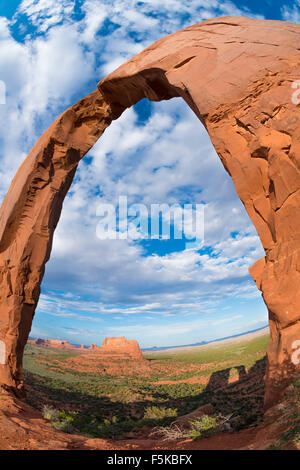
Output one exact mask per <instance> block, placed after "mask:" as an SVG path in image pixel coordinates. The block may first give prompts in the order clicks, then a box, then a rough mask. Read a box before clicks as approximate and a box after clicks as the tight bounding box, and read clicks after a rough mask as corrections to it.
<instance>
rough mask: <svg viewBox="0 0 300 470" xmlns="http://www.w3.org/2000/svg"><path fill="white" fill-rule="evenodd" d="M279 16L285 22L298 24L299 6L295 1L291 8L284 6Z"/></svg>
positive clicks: (299, 16)
mask: <svg viewBox="0 0 300 470" xmlns="http://www.w3.org/2000/svg"><path fill="white" fill-rule="evenodd" d="M281 14H282V17H283V19H284V20H285V21H290V22H291V23H298V24H299V23H300V5H299V1H298V0H295V1H294V5H293V6H292V7H288V6H287V5H284V6H283V7H282V8H281Z"/></svg>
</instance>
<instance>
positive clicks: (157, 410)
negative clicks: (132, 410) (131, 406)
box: [144, 406, 177, 421]
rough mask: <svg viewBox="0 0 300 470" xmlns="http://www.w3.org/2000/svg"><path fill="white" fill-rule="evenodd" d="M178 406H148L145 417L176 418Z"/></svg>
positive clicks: (147, 418) (151, 418) (160, 419)
mask: <svg viewBox="0 0 300 470" xmlns="http://www.w3.org/2000/svg"><path fill="white" fill-rule="evenodd" d="M176 417H177V409H176V408H166V407H165V406H148V407H147V408H145V413H144V419H146V420H151V421H152V420H154V421H162V420H164V419H165V418H176Z"/></svg>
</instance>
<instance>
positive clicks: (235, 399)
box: [24, 335, 269, 439]
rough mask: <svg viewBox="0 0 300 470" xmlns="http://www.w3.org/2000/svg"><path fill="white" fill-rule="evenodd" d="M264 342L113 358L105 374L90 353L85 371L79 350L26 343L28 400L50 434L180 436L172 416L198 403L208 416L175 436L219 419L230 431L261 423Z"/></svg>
mask: <svg viewBox="0 0 300 470" xmlns="http://www.w3.org/2000/svg"><path fill="white" fill-rule="evenodd" d="M268 341H269V337H268V336H267V335H265V336H260V337H257V338H254V339H252V340H245V341H243V342H237V343H234V342H233V343H230V344H220V345H214V346H207V347H205V348H201V349H198V350H196V349H194V350H193V349H192V350H190V351H176V352H164V353H160V354H157V353H156V354H154V353H149V354H145V357H146V358H147V359H148V360H147V361H143V362H141V363H140V364H138V363H137V362H135V361H134V362H130V361H125V363H124V361H118V360H117V361H115V362H114V363H112V364H111V365H110V369H109V373H108V372H107V371H106V369H105V368H104V367H103V363H102V364H101V363H99V361H98V362H97V358H96V357H95V356H93V357H91V363H90V364H89V367H85V366H83V367H80V366H79V364H80V354H81V352H80V351H76V350H74V351H63V350H56V349H47V348H43V347H41V346H37V345H32V344H30V345H27V347H26V351H25V357H24V373H25V380H26V389H27V392H28V400H29V402H30V404H31V405H32V406H34V407H36V408H38V409H39V410H40V411H42V413H43V415H44V417H45V418H46V419H48V420H50V421H51V423H52V426H53V427H55V428H56V429H59V430H62V431H65V432H69V433H74V432H76V433H81V434H83V435H86V436H89V437H109V438H114V439H117V438H122V437H129V438H130V437H132V438H134V437H138V436H145V435H147V436H149V435H150V434H151V433H153V432H154V433H155V432H156V435H157V436H158V435H159V433H161V436H162V438H164V437H166V436H167V435H168V433H169V435H171V434H172V433H173V435H176V432H175V431H177V434H178V433H179V432H180V431H182V430H180V426H179V427H178V426H177V429H176V427H174V426H175V425H174V422H175V421H176V419H177V418H178V417H180V416H183V415H186V414H188V413H191V412H192V411H193V410H195V409H197V408H198V407H200V406H202V405H206V404H211V405H212V406H213V408H214V416H207V417H203V418H201V419H200V420H194V422H193V423H191V426H190V429H188V430H184V431H182V432H181V437H183V435H184V436H186V437H190V438H192V439H198V438H201V437H204V436H206V435H207V434H209V433H210V432H214V431H216V430H220V425H221V424H222V423H223V422H225V421H226V422H227V424H228V427H227V429H228V430H229V429H230V430H234V431H238V430H241V429H244V428H246V427H249V426H256V425H257V424H259V423H260V422H261V420H262V416H263V395H264V382H263V376H264V372H265V364H266V358H265V352H266V348H267V345H268ZM99 360H100V359H99ZM100 362H101V361H100ZM119 362H121V363H119ZM83 364H85V363H83ZM172 423H173V424H172ZM163 429H165V431H163ZM223 430H224V429H223ZM164 433H165V434H164ZM170 433H171V434H170ZM163 434H164V435H163Z"/></svg>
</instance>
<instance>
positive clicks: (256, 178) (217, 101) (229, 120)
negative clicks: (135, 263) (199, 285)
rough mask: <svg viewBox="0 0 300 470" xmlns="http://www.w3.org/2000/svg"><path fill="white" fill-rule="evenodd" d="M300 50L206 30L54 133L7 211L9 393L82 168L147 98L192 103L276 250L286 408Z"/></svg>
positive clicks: (0, 306)
mask: <svg viewBox="0 0 300 470" xmlns="http://www.w3.org/2000/svg"><path fill="white" fill-rule="evenodd" d="M299 43H300V26H299V25H295V24H292V23H287V22H280V21H259V20H252V19H248V18H241V17H223V18H217V19H212V20H208V21H204V22H202V23H199V24H196V25H194V26H191V27H189V28H186V29H185V30H182V31H178V32H177V33H175V34H172V35H170V36H167V37H165V38H163V39H161V40H160V41H157V42H156V43H154V44H153V45H152V46H150V47H148V48H147V49H145V50H144V51H143V52H141V53H140V54H138V55H137V56H135V57H134V58H133V59H131V60H129V61H128V62H127V63H126V64H124V65H122V66H121V67H119V68H118V69H117V70H116V71H115V72H113V73H112V74H110V75H109V76H108V77H106V78H105V79H104V80H102V81H101V82H100V83H99V85H98V89H97V90H96V91H95V92H94V93H92V94H91V95H89V96H87V97H85V98H83V99H82V100H81V101H79V102H78V103H77V104H75V105H74V106H72V107H71V108H70V109H68V110H67V111H66V112H65V113H63V114H62V115H61V116H60V117H59V118H58V119H57V120H56V121H55V122H54V124H52V126H51V127H50V128H49V129H48V130H47V131H46V132H45V133H44V134H43V136H42V137H41V138H40V140H39V141H38V142H37V144H36V145H35V146H34V148H33V149H32V151H31V152H30V154H29V155H28V157H27V158H26V159H25V161H24V163H23V164H22V166H21V168H20V169H19V171H18V172H17V174H16V176H15V178H14V180H13V182H12V185H11V187H10V189H9V191H8V194H7V196H6V198H5V200H4V202H3V204H2V207H1V211H0V279H1V289H0V341H2V342H3V343H4V345H5V347H4V350H5V361H4V362H5V363H3V364H0V382H1V384H2V386H4V387H6V388H11V389H12V390H13V391H14V392H17V391H18V390H19V391H22V388H23V379H22V356H23V349H24V346H25V344H26V341H27V338H28V334H29V331H30V328H31V322H32V318H33V315H34V312H35V308H36V305H37V302H38V298H39V293H40V284H41V281H42V278H43V274H44V269H45V263H46V262H47V260H48V259H49V256H50V252H51V244H52V237H53V232H54V230H55V227H56V225H57V223H58V220H59V216H60V212H61V208H62V203H63V199H64V197H65V195H66V193H67V191H68V189H69V187H70V185H71V182H72V179H73V177H74V174H75V172H76V168H77V165H78V162H79V161H80V159H81V158H82V157H83V156H84V155H85V153H86V152H87V151H88V150H89V149H90V148H91V147H92V145H93V144H94V143H95V142H96V140H97V139H98V138H99V137H100V136H101V134H102V133H103V131H104V130H105V128H106V127H107V126H108V125H109V124H110V123H111V121H112V120H113V119H117V118H118V117H119V116H120V115H121V114H122V112H123V111H124V110H125V109H126V108H128V107H130V106H132V105H133V104H135V103H137V102H138V101H139V100H141V99H142V98H145V97H146V98H148V99H150V100H153V101H160V100H166V99H170V98H173V97H182V98H183V99H184V100H185V101H186V102H187V104H188V105H189V106H190V107H191V109H192V110H193V111H194V112H195V113H196V115H197V116H198V118H199V120H200V121H201V122H202V124H203V125H204V126H205V127H206V129H207V131H208V133H209V135H210V137H211V140H212V143H213V145H214V147H215V148H216V151H217V153H218V155H219V157H220V159H221V161H222V163H223V165H224V167H225V169H226V170H227V171H228V173H229V174H230V175H231V177H232V179H233V182H234V185H235V188H236V191H237V193H238V195H239V197H240V199H241V200H242V202H243V204H244V206H245V208H246V210H247V212H248V214H249V216H250V218H251V220H252V222H253V224H254V225H255V227H256V230H257V232H258V234H259V236H260V239H261V242H262V245H263V247H264V249H265V257H264V258H263V259H261V260H259V261H258V262H257V263H256V264H255V265H254V266H253V267H252V269H251V274H252V276H253V278H254V280H255V282H256V284H257V287H258V288H259V289H260V290H261V291H262V295H263V298H264V301H265V303H266V305H267V307H268V310H269V321H270V330H271V342H270V347H269V350H268V371H267V376H266V385H267V392H266V405H267V406H269V405H270V404H271V403H272V401H274V400H276V399H277V395H278V394H279V392H280V390H281V387H282V385H283V382H284V381H286V380H288V379H289V378H290V377H291V376H292V375H293V374H294V373H295V371H296V369H298V370H299V363H297V361H295V360H292V357H295V354H294V353H295V345H297V343H296V342H297V341H299V340H300V126H299V110H300V107H299V99H298V98H299V95H298V94H297V90H296V89H295V86H297V84H296V80H299V79H300V49H299ZM295 84H296V85H295ZM2 350H3V347H2Z"/></svg>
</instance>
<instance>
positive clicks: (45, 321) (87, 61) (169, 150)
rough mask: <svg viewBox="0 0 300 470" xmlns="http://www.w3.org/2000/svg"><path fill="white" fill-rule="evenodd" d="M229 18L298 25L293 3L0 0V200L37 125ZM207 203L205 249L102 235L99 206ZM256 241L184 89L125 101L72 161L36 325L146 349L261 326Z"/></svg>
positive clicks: (43, 333) (50, 334)
mask: <svg viewBox="0 0 300 470" xmlns="http://www.w3.org/2000/svg"><path fill="white" fill-rule="evenodd" d="M224 15H241V16H248V17H253V18H258V19H263V18H266V19H277V20H284V21H293V22H297V23H300V7H299V2H298V1H296V0H295V1H293V0H290V1H282V2H280V1H264V2H262V1H251V2H250V1H240V2H237V1H225V2H217V1H215V0H188V1H184V0H183V1H179V0H164V1H163V2H162V1H161V0H159V1H158V0H151V1H149V0H147V1H141V2H138V1H135V0H131V1H127V0H125V1H119V0H116V1H114V0H112V1H101V0H80V1H79V0H78V1H71V0H23V1H12V0H10V1H7V0H5V1H3V0H0V41H1V47H0V80H2V81H4V82H5V84H6V104H5V105H0V116H1V122H2V126H1V129H0V144H1V150H2V151H1V156H0V159H1V165H0V199H1V201H2V200H3V198H4V196H5V193H6V191H7V189H8V187H9V184H10V181H11V179H12V177H13V175H14V173H15V172H16V169H17V168H18V166H19V165H20V164H21V162H22V161H23V159H24V158H25V156H26V155H27V153H28V152H29V151H30V149H31V147H32V146H33V144H34V143H35V141H36V140H37V138H38V137H39V136H40V135H41V133H42V132H43V131H44V130H45V129H46V128H47V127H48V126H49V125H50V124H51V123H52V121H53V120H54V119H55V118H56V117H57V116H58V115H59V114H60V113H61V112H62V111H64V109H65V108H67V107H68V106H70V105H72V104H73V103H74V102H76V101H77V100H78V99H80V98H81V97H82V96H85V95H86V94H88V93H90V92H91V91H93V90H94V89H95V88H96V86H97V83H98V81H99V80H100V79H101V78H103V77H104V76H105V75H107V74H108V73H109V72H111V71H112V70H114V69H115V68H116V67H118V66H119V65H120V64H122V63H123V62H125V61H126V60H127V59H129V58H130V57H132V56H133V55H135V54H136V53H138V52H140V51H141V50H143V49H144V48H145V47H147V46H148V45H150V44H151V43H152V42H154V41H155V40H157V39H159V38H160V37H162V36H164V35H166V34H169V33H172V32H175V31H177V30H178V29H180V28H183V27H186V26H188V25H190V24H193V23H197V22H199V21H202V20H205V19H208V18H212V17H216V16H224ZM120 195H126V196H127V197H128V201H129V203H130V204H131V203H143V204H145V205H146V206H147V207H149V205H150V204H153V203H167V204H173V203H178V204H180V205H182V204H184V203H191V204H196V203H202V204H205V227H204V228H205V233H204V235H205V239H204V245H203V246H202V248H201V250H199V249H196V248H195V249H186V247H185V246H184V244H183V243H179V242H178V241H174V240H168V241H166V240H161V241H147V242H140V241H132V240H99V239H98V238H97V236H96V227H97V223H98V218H97V215H96V212H97V207H98V206H99V204H100V203H113V204H116V203H117V201H118V198H119V196H120ZM261 256H263V250H262V247H261V244H260V241H259V239H258V236H257V234H256V232H255V230H254V228H253V226H252V224H251V222H250V220H249V217H248V216H247V214H246V212H245V209H244V207H243V206H242V204H241V202H240V201H239V198H238V197H237V195H236V193H235V190H234V187H233V184H232V181H231V179H230V178H229V176H228V175H227V173H226V172H225V171H224V169H223V167H222V165H221V162H220V160H219V159H218V157H217V155H216V153H215V151H214V149H213V148H212V145H211V143H210V140H209V138H208V136H207V135H206V133H205V130H204V129H203V127H202V125H201V124H200V122H199V121H198V120H197V118H196V116H195V115H194V114H193V113H192V111H191V110H190V109H189V108H188V107H187V106H186V104H185V103H184V102H183V101H181V100H180V99H173V100H171V101H168V102H161V103H149V102H148V101H146V100H143V101H142V102H140V103H138V104H137V105H136V106H135V107H134V108H131V109H129V110H127V111H126V112H125V113H124V114H123V115H122V116H121V118H120V119H119V120H118V121H115V122H114V123H113V124H112V125H111V127H110V128H109V129H108V130H107V131H106V132H105V134H104V136H103V138H102V139H101V141H99V142H98V143H97V144H96V145H95V147H94V148H93V149H92V150H91V151H90V152H89V155H88V156H87V157H85V159H84V160H83V161H82V162H81V163H80V167H79V170H78V173H77V176H76V178H75V181H74V183H73V185H72V187H71V190H70V192H69V194H68V196H67V198H66V200H65V203H64V207H63V212H62V218H61V220H60V223H59V226H58V229H57V231H56V234H55V238H54V244H53V252H52V256H51V260H50V261H49V263H48V264H47V268H46V274H45V278H44V282H43V285H42V294H41V299H40V303H39V306H38V308H37V312H36V316H35V319H34V323H33V328H32V335H33V336H39V337H43V338H58V339H65V340H69V341H71V342H72V343H77V344H80V343H84V344H90V343H95V342H96V343H98V344H99V343H101V342H102V340H103V339H104V338H105V337H106V336H121V335H125V336H126V337H127V338H129V339H137V340H138V341H139V342H140V344H141V345H142V346H143V347H151V346H169V345H180V344H187V343H193V342H199V341H202V340H210V339H213V338H218V337H224V336H227V335H231V334H237V333H240V332H244V331H246V330H251V329H255V328H259V327H261V326H263V325H265V324H266V323H267V312H266V308H265V305H264V303H263V301H262V299H261V297H260V293H259V292H258V291H257V289H256V287H255V285H254V282H253V281H252V279H251V278H250V275H249V273H248V268H249V267H250V266H251V265H252V264H253V263H254V262H255V261H256V260H257V259H259V258H260V257H261Z"/></svg>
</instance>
